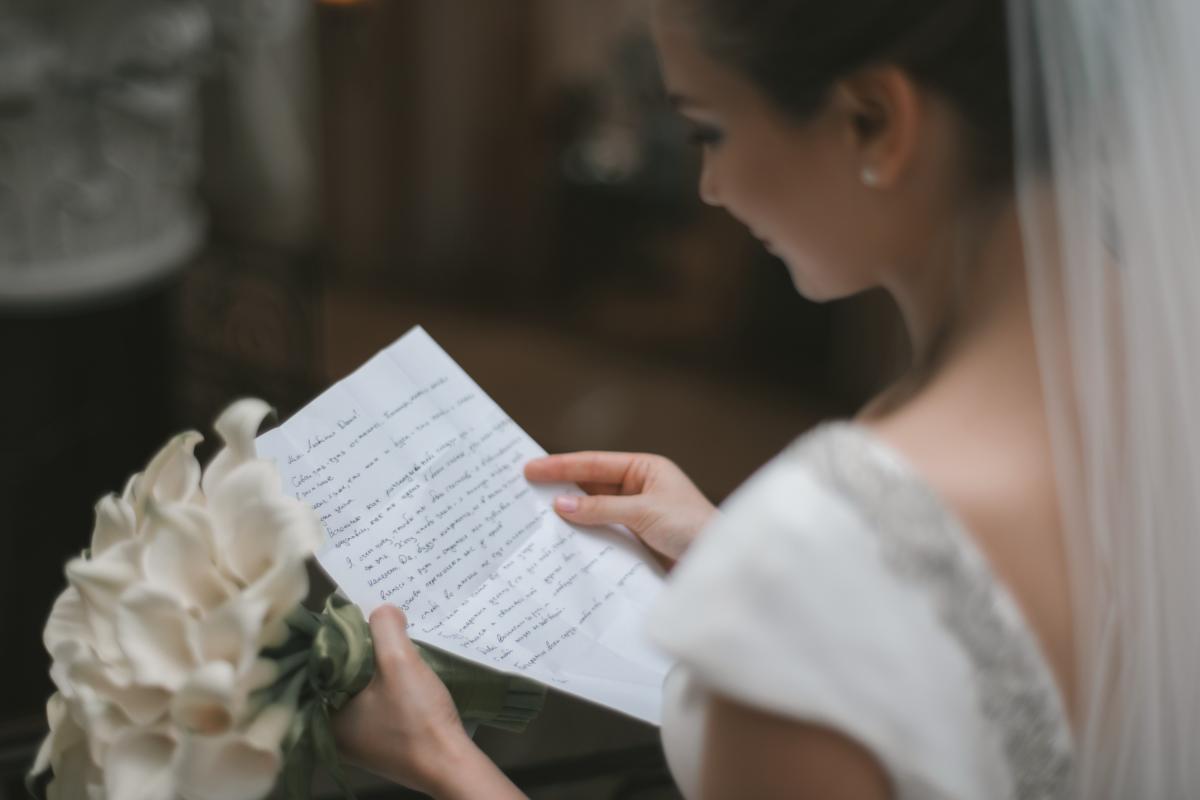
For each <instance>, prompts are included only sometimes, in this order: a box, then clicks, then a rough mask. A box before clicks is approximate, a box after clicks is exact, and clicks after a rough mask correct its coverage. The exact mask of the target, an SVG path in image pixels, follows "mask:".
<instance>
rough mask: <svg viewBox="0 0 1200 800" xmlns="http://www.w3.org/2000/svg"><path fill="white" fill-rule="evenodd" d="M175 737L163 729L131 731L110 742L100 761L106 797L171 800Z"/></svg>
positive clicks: (123, 799) (173, 784) (130, 799)
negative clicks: (102, 763)
mask: <svg viewBox="0 0 1200 800" xmlns="http://www.w3.org/2000/svg"><path fill="white" fill-rule="evenodd" d="M177 749H178V748H177V745H176V742H175V737H174V736H173V735H172V734H171V732H170V730H168V729H167V728H166V727H165V726H163V727H159V728H132V729H130V730H128V731H126V732H125V733H124V734H122V735H121V736H120V737H118V738H117V740H116V741H114V742H113V744H112V746H111V747H110V748H109V749H108V753H107V755H106V757H105V759H104V788H105V790H106V791H107V793H108V796H109V797H111V798H113V799H114V800H116V798H118V797H119V798H122V800H125V798H128V800H175V764H174V761H175V756H176V752H177Z"/></svg>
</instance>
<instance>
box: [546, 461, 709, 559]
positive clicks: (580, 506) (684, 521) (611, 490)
mask: <svg viewBox="0 0 1200 800" xmlns="http://www.w3.org/2000/svg"><path fill="white" fill-rule="evenodd" d="M525 477H526V478H528V479H529V480H530V481H534V482H566V483H576V484H579V486H580V488H582V489H583V490H584V491H585V492H587V493H588V495H587V496H586V497H579V496H576V495H564V496H561V497H558V498H556V499H555V503H554V509H555V511H557V512H558V513H559V515H560V516H561V517H562V518H563V519H565V520H567V521H568V522H572V523H575V524H578V525H607V524H616V525H624V526H625V527H626V528H628V529H629V530H630V531H631V532H633V534H634V535H635V536H637V537H638V538H639V539H641V540H642V541H643V542H645V543H646V545H647V546H648V547H650V549H652V550H654V551H655V552H656V553H658V554H660V555H662V556H665V557H666V558H667V559H669V560H670V561H676V560H678V559H679V557H680V556H682V555H683V553H684V552H685V551H686V550H687V548H688V546H689V545H690V544H691V543H692V540H693V539H695V538H696V535H697V534H698V533H699V532H700V530H701V529H702V528H703V527H704V526H705V525H706V524H708V522H709V520H710V519H712V517H713V515H714V514H715V513H716V509H715V508H714V507H713V505H712V503H710V502H709V501H708V499H707V498H706V497H705V496H704V495H703V494H702V493H701V492H700V490H699V489H697V488H696V485H695V484H694V483H692V481H691V480H690V479H689V478H688V477H687V475H685V474H684V472H683V470H681V469H680V468H679V467H677V466H676V465H675V464H674V463H673V462H672V461H670V460H669V459H667V458H664V457H662V456H658V455H651V454H649V453H612V452H599V451H586V452H578V453H563V454H559V455H552V456H546V457H544V458H537V459H534V460H532V461H530V462H529V463H528V464H526V465H525Z"/></svg>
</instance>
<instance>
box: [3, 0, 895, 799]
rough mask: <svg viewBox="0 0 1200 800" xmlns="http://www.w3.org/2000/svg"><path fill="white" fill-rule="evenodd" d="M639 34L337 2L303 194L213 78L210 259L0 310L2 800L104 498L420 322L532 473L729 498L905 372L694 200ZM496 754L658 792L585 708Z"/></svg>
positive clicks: (534, 9) (468, 5) (681, 143)
mask: <svg viewBox="0 0 1200 800" xmlns="http://www.w3.org/2000/svg"><path fill="white" fill-rule="evenodd" d="M643 15H644V8H643V5H642V3H641V2H636V1H635V2H618V1H617V0H602V1H601V0H570V1H569V2H568V1H567V0H537V1H535V0H522V2H515V3H514V2H506V3H499V2H490V1H489V0H373V1H372V2H357V3H346V2H342V3H328V4H319V5H317V6H315V8H314V14H313V18H312V22H311V30H310V32H309V40H308V42H309V43H308V46H309V50H308V51H307V52H308V53H309V54H310V55H311V58H310V59H309V60H308V61H306V62H304V63H305V64H306V65H307V66H306V70H307V71H306V72H304V74H303V75H302V76H301V80H302V81H303V82H304V85H305V86H306V87H307V89H306V91H307V92H308V97H310V98H311V100H312V102H311V108H312V113H311V117H310V118H309V119H308V120H307V122H306V123H305V128H304V130H305V131H306V132H307V133H308V134H310V136H308V138H306V141H307V142H308V143H309V148H308V150H306V151H305V154H306V158H307V161H306V162H305V163H306V165H307V166H308V167H309V168H311V176H312V180H311V181H309V182H307V183H306V182H305V181H293V182H289V181H288V180H286V178H287V176H284V178H285V179H284V180H282V181H281V180H280V178H279V176H271V175H263V174H260V171H259V170H257V169H256V165H257V164H259V163H260V162H259V161H257V160H256V158H255V156H254V153H253V151H252V149H250V148H247V147H246V144H245V142H244V141H243V140H242V138H240V137H241V135H242V134H241V130H240V129H239V128H238V126H237V125H235V124H233V123H232V122H231V119H232V117H231V115H230V112H229V110H228V109H229V104H230V97H231V96H232V95H233V94H234V93H235V90H236V85H235V83H234V82H236V80H237V76H236V74H231V73H223V72H214V73H213V74H212V75H211V76H209V78H208V79H207V82H206V85H205V90H204V92H205V96H204V102H205V112H206V113H205V121H204V155H205V160H204V164H205V166H204V175H203V180H202V185H201V191H202V193H203V195H204V198H205V201H206V206H207V208H208V212H209V215H210V228H209V234H208V238H207V241H206V244H205V246H204V248H203V251H202V252H201V253H200V254H199V255H198V256H197V257H195V258H194V259H191V260H190V261H189V263H187V264H186V265H185V266H184V267H183V268H182V269H180V270H179V271H177V272H175V273H173V275H172V277H171V278H170V279H168V280H166V281H160V282H157V283H155V284H153V285H149V286H142V287H140V288H139V289H138V290H137V291H134V292H127V293H124V294H121V295H119V296H115V297H111V298H107V299H104V300H102V301H97V302H91V303H87V304H82V305H80V304H75V305H67V306H50V307H46V306H39V307H36V308H24V307H21V306H19V305H6V306H0V385H2V386H3V389H2V391H0V403H2V405H0V593H2V596H0V619H2V621H3V629H2V631H0V642H3V645H4V650H3V654H2V656H0V663H2V664H3V667H2V670H3V679H2V680H0V765H7V768H8V770H9V771H8V772H7V773H6V774H7V775H8V776H9V777H8V778H6V780H8V783H7V784H6V786H7V787H8V789H7V791H10V792H15V791H16V789H14V788H12V787H14V786H15V785H16V783H15V777H13V776H17V777H19V772H20V764H21V762H22V760H23V759H25V758H27V757H29V756H31V754H32V750H31V749H30V748H31V747H32V746H33V744H35V743H36V740H37V737H38V736H40V734H41V730H42V725H44V717H43V716H42V715H43V704H44V701H45V698H46V696H48V694H49V692H50V689H51V687H50V684H49V682H48V679H47V677H46V670H47V665H48V661H47V658H46V657H45V655H44V653H43V650H42V648H41V645H40V631H41V626H42V623H43V621H44V618H45V614H46V613H47V611H48V609H49V606H50V603H51V601H52V600H53V598H54V596H55V595H57V593H58V592H59V591H60V590H61V589H62V587H63V585H64V580H63V577H62V564H63V562H64V560H65V559H66V558H68V557H69V556H71V555H73V554H76V553H77V552H78V551H80V550H81V549H82V548H84V547H85V546H86V544H87V541H88V539H89V536H90V531H91V524H92V506H93V504H94V503H95V501H96V500H97V499H98V498H99V497H100V496H101V495H102V494H104V493H106V492H109V491H115V490H119V489H120V488H121V487H122V485H123V484H124V481H125V480H126V478H127V477H128V475H129V474H131V473H132V472H134V471H136V470H138V469H140V468H141V467H142V466H143V465H144V463H145V461H146V460H147V459H148V458H149V456H150V455H151V454H152V453H153V452H154V451H155V450H156V449H157V447H158V446H159V445H160V444H161V443H162V442H163V441H165V439H166V437H167V436H168V435H169V434H170V433H172V432H175V431H177V430H179V429H182V428H197V429H199V430H201V431H207V430H208V426H209V424H210V423H211V420H212V419H213V418H214V416H215V414H216V413H217V412H218V411H219V410H220V409H221V408H222V407H223V406H224V405H225V404H227V403H228V402H229V401H230V400H232V399H234V398H236V397H238V396H241V395H246V394H253V395H257V396H261V397H263V398H265V399H267V400H268V401H269V402H271V403H272V404H273V405H275V406H276V407H277V408H278V409H279V412H280V414H281V415H282V416H284V417H286V416H287V415H289V414H290V413H292V412H293V411H295V410H296V409H298V408H299V407H300V406H302V405H303V404H304V403H305V402H306V401H307V400H308V399H310V398H311V397H313V396H314V395H315V394H316V393H318V392H319V391H320V390H321V389H322V388H324V387H325V386H327V385H328V384H329V383H330V382H332V381H334V380H336V379H337V378H339V377H341V376H342V375H344V374H346V373H348V372H349V371H351V370H352V369H353V368H354V367H356V366H357V365H358V364H359V363H360V362H362V361H363V360H364V359H366V358H367V357H369V356H370V355H371V354H373V353H374V352H375V351H376V350H378V349H379V348H381V347H383V346H384V345H386V344H388V343H389V342H391V341H392V340H393V339H395V338H396V337H398V336H399V335H401V334H402V333H404V331H406V330H407V329H408V328H409V327H410V326H412V325H416V324H421V325H423V326H425V327H426V329H428V330H429V332H430V333H431V334H432V335H433V336H434V338H435V339H437V340H438V341H439V342H440V343H441V344H442V346H443V347H444V348H445V349H446V350H447V351H448V352H449V353H450V354H451V355H452V356H453V357H454V358H456V359H457V360H458V361H459V362H460V363H461V364H462V365H463V367H464V368H465V369H466V370H467V372H468V373H470V374H471V375H472V376H473V377H475V379H476V380H477V381H478V382H479V383H480V384H481V385H482V386H483V388H484V389H485V390H487V391H488V392H489V393H490V394H491V395H492V396H493V397H494V398H495V400H496V401H497V402H498V403H499V404H500V405H501V406H502V407H504V408H505V409H507V410H508V411H509V413H510V414H511V415H512V416H513V417H514V418H515V419H516V420H517V422H518V423H520V424H521V425H522V426H524V427H525V428H526V430H528V431H529V433H530V434H531V435H532V436H533V437H534V438H535V439H537V440H538V441H539V442H540V443H541V444H542V445H543V446H544V447H545V448H546V449H548V450H550V451H564V450H576V449H585V448H587V449H592V448H596V449H622V450H644V451H651V452H659V453H663V454H665V455H668V456H670V457H671V458H673V459H674V460H676V461H677V462H678V463H679V464H680V465H681V466H682V467H683V468H684V469H685V470H686V471H687V472H688V473H689V474H691V475H692V476H693V477H694V479H695V480H696V482H697V484H698V485H699V486H700V487H701V488H702V489H703V490H704V491H705V492H706V493H708V494H709V496H710V497H711V498H712V499H713V500H715V501H716V500H720V499H721V498H723V497H724V496H725V495H726V494H727V493H728V492H729V491H731V490H732V489H733V488H734V487H736V486H737V485H738V484H739V483H740V482H741V481H742V480H744V479H745V477H747V475H748V474H749V473H750V472H751V471H753V470H754V469H755V467H757V466H758V465H760V464H761V463H763V462H764V461H765V460H767V459H768V458H770V457H771V455H773V454H774V453H775V452H777V451H778V450H779V449H781V448H782V447H783V446H784V445H785V444H786V443H787V442H788V441H789V440H791V439H792V438H794V437H795V436H797V435H798V434H800V433H802V432H803V431H804V430H805V429H806V428H808V427H809V426H811V425H812V424H814V422H816V421H818V420H819V419H821V418H823V417H827V416H831V415H838V414H847V413H852V412H853V411H854V410H855V409H856V408H857V407H858V405H859V404H861V403H862V402H863V401H864V400H865V399H866V398H867V397H869V396H870V394H871V392H872V391H874V390H875V389H877V388H878V387H879V386H880V385H881V383H882V382H883V381H884V380H885V379H886V378H887V376H888V375H889V374H892V373H893V372H894V371H895V369H896V366H897V365H898V364H900V363H901V360H902V358H903V343H902V337H901V336H900V329H899V327H898V323H897V320H896V318H895V315H894V313H893V311H892V310H891V308H890V306H889V305H888V303H887V302H886V301H885V300H884V299H883V298H880V297H874V296H870V297H860V298H855V299H853V300H849V301H845V302H840V303H835V304H830V305H825V306H818V305H815V304H812V303H809V302H807V301H805V300H804V299H803V298H801V297H800V296H798V295H797V294H796V292H795V291H794V289H793V288H792V285H791V282H790V280H789V278H788V276H787V273H786V271H785V269H784V267H783V266H782V265H781V264H779V263H778V262H776V261H775V260H774V259H772V258H771V257H770V256H769V255H767V254H766V253H764V252H763V251H762V250H761V249H760V248H759V246H758V245H757V244H756V243H755V242H754V241H753V239H751V238H750V237H749V236H748V235H747V234H746V233H745V232H744V231H743V230H742V229H741V227H740V226H739V225H738V224H737V223H736V222H734V221H732V220H730V219H729V218H728V217H727V216H726V215H725V214H724V213H723V212H721V211H719V210H716V209H712V208H707V207H705V206H703V205H702V204H700V203H699V201H698V200H697V198H696V191H695V181H696V169H697V154H696V153H695V152H693V151H692V150H691V149H690V148H689V146H688V145H687V144H686V142H685V135H684V132H683V130H682V128H681V124H680V122H679V121H678V120H676V119H675V118H674V117H673V115H672V113H671V112H670V111H669V110H668V108H667V107H666V105H665V103H664V102H663V99H662V96H661V88H660V86H659V84H658V75H657V70H656V63H655V58H654V54H653V50H652V47H651V43H650V41H649V38H648V32H647V30H646V27H645V20H644V18H643ZM297 209H299V210H298V211H297ZM206 452H207V451H206ZM481 741H482V742H484V744H485V746H486V747H487V748H488V749H489V752H491V753H492V754H493V755H494V756H495V757H496V758H497V759H498V760H499V761H500V763H501V764H502V765H504V766H505V767H506V768H509V769H511V770H514V771H515V772H514V774H517V775H518V776H520V777H521V779H522V780H523V781H524V782H525V785H526V786H527V788H529V790H530V791H531V792H532V793H534V795H535V796H537V797H552V796H553V797H557V796H563V797H567V796H571V797H584V796H595V797H617V796H624V797H641V796H670V795H669V792H670V791H671V789H670V786H669V780H668V779H667V778H666V777H665V773H664V772H663V771H662V767H661V756H660V755H659V754H658V752H657V750H656V744H655V737H654V732H653V731H652V730H646V729H643V726H638V725H636V724H634V723H630V722H627V721H625V720H623V719H620V718H617V717H615V716H614V715H610V714H607V712H603V711H601V710H599V709H595V708H591V707H588V706H585V705H584V704H582V703H576V702H574V701H570V700H567V699H564V698H554V699H553V702H552V703H551V704H550V707H549V708H548V709H547V713H546V714H545V716H544V718H543V719H542V720H539V721H538V722H537V723H535V726H534V728H533V729H532V730H531V731H530V732H529V733H528V734H526V735H525V736H524V737H512V736H506V735H492V734H486V733H485V734H481ZM522 770H524V771H522ZM3 791H5V790H0V796H3ZM377 791H379V792H384V790H382V789H379V790H377ZM539 792H540V793H539ZM655 792H658V793H659V794H655ZM662 793H667V794H662ZM12 796H14V797H15V796H18V795H16V794H15V793H14V794H13V795H12ZM370 796H380V797H382V796H385V794H383V793H380V794H378V795H370ZM389 796H390V795H389Z"/></svg>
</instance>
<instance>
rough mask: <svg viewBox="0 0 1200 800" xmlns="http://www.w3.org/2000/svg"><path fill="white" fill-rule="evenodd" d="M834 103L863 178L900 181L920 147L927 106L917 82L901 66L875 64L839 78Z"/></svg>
mask: <svg viewBox="0 0 1200 800" xmlns="http://www.w3.org/2000/svg"><path fill="white" fill-rule="evenodd" d="M833 103H834V108H835V112H836V113H837V114H838V116H839V117H840V121H841V124H842V125H843V127H844V130H845V139H846V142H847V144H848V145H849V146H850V147H851V148H852V153H851V156H852V158H853V160H854V162H855V163H857V164H858V166H859V169H860V170H861V174H862V177H863V182H864V183H866V184H868V185H869V186H871V187H873V188H888V187H891V186H895V185H896V183H897V182H899V181H900V179H901V178H902V177H903V176H904V173H905V172H906V170H907V169H908V167H909V165H910V164H911V163H912V161H913V159H914V156H915V153H916V150H917V137H918V133H919V131H920V127H921V123H922V119H921V117H922V108H921V97H920V91H919V89H918V88H917V85H916V83H915V82H914V81H913V79H912V78H911V77H910V76H909V75H908V74H907V73H906V72H904V71H903V70H901V69H899V68H898V67H891V66H887V67H871V68H868V69H864V70H860V71H859V72H856V73H854V74H853V75H851V76H850V77H848V78H845V79H843V80H841V81H839V82H838V83H837V85H836V86H835V87H834V93H833Z"/></svg>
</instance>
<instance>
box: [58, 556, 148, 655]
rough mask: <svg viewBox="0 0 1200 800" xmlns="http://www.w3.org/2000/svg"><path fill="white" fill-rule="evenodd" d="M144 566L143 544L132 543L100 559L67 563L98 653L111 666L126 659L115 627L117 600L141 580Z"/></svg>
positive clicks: (67, 570)
mask: <svg viewBox="0 0 1200 800" xmlns="http://www.w3.org/2000/svg"><path fill="white" fill-rule="evenodd" d="M140 562H141V544H140V542H138V541H137V540H133V539H131V540H127V541H124V542H121V543H120V544H117V545H114V546H112V547H110V548H109V549H108V550H106V551H105V552H104V553H103V554H102V555H100V556H97V557H94V558H90V559H83V558H75V559H72V560H71V561H70V562H68V563H67V569H66V572H67V581H68V582H69V583H70V584H71V586H73V587H74V588H75V590H76V591H77V592H78V593H79V596H80V598H81V599H82V601H83V606H84V609H85V611H86V613H87V620H88V624H89V625H90V627H91V629H92V633H93V639H94V641H95V643H96V650H97V652H98V653H99V654H100V656H101V658H103V659H104V660H105V661H108V662H110V663H114V662H117V661H120V660H122V659H123V656H122V654H121V651H120V649H119V648H118V647H117V644H116V634H115V628H114V625H113V619H114V616H115V613H116V607H117V599H118V598H119V597H120V596H121V594H122V593H123V592H124V591H125V590H126V589H127V588H129V587H130V586H131V585H133V584H134V583H135V582H137V581H138V580H139V579H140V578H141V571H142V570H141V563H140Z"/></svg>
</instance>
